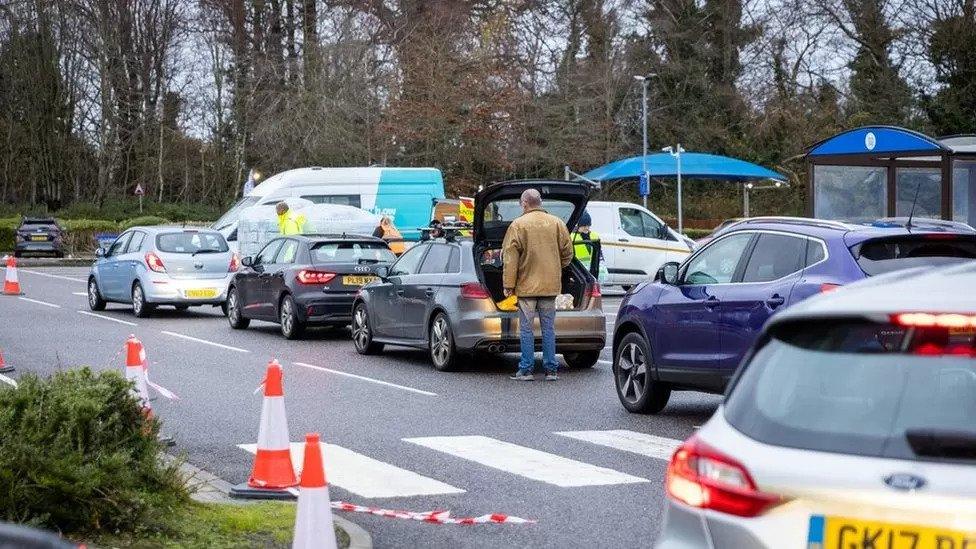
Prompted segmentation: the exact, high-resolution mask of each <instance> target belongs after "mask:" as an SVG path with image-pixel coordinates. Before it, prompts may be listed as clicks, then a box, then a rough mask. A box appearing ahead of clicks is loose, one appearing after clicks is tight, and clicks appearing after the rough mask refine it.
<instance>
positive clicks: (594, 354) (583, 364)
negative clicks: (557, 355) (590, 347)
mask: <svg viewBox="0 0 976 549" xmlns="http://www.w3.org/2000/svg"><path fill="white" fill-rule="evenodd" d="M563 360H565V361H566V365H567V366H569V367H570V368H579V369H583V368H592V367H594V366H596V363H597V361H599V360H600V351H579V352H576V353H563Z"/></svg>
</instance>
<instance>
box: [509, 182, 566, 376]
mask: <svg viewBox="0 0 976 549" xmlns="http://www.w3.org/2000/svg"><path fill="white" fill-rule="evenodd" d="M520 204H521V206H522V215H520V216H519V217H518V218H516V219H515V220H514V221H512V224H511V225H509V227H508V231H507V232H506V233H505V240H504V241H503V242H502V254H503V255H502V260H503V262H504V266H505V267H504V272H503V276H502V284H503V285H504V287H505V295H506V296H510V295H515V296H518V309H519V343H520V346H521V348H522V359H521V360H520V361H519V369H518V372H516V373H515V374H514V375H512V379H515V380H518V381H531V380H532V379H535V378H534V377H533V376H532V372H533V370H534V369H535V335H534V334H533V331H532V322H533V321H534V319H535V318H534V317H535V315H536V313H538V314H539V325H540V326H541V327H542V366H543V367H544V368H545V370H546V380H547V381H551V380H556V379H558V377H557V376H556V367H557V364H556V330H555V323H556V296H557V295H559V293H560V292H561V290H562V271H563V269H564V268H566V267H567V266H568V265H569V263H570V261H572V260H573V243H572V240H571V239H570V237H569V230H568V229H567V228H566V224H565V223H564V222H563V220H561V219H559V218H558V217H556V216H554V215H551V214H549V213H546V211H545V210H543V209H542V195H540V194H539V191H537V190H536V189H528V190H526V191H525V192H523V193H522V198H521V200H520Z"/></svg>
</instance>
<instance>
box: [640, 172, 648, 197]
mask: <svg viewBox="0 0 976 549" xmlns="http://www.w3.org/2000/svg"><path fill="white" fill-rule="evenodd" d="M637 190H638V192H639V193H640V195H641V196H647V195H649V194H651V184H650V181H648V177H647V173H642V174H641V175H640V184H639V185H638V189H637Z"/></svg>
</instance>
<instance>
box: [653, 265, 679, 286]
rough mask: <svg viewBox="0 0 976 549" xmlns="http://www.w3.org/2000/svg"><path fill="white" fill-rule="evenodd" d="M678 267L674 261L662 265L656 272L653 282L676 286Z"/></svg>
mask: <svg viewBox="0 0 976 549" xmlns="http://www.w3.org/2000/svg"><path fill="white" fill-rule="evenodd" d="M678 266H679V264H678V262H676V261H669V262H667V263H665V264H664V265H661V268H660V269H658V270H657V276H655V277H654V280H656V281H658V282H661V283H662V284H668V285H670V286H677V285H678Z"/></svg>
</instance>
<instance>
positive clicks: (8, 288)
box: [3, 255, 24, 295]
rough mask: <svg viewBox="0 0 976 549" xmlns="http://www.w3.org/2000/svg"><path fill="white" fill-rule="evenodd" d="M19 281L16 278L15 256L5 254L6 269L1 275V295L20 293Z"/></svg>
mask: <svg viewBox="0 0 976 549" xmlns="http://www.w3.org/2000/svg"><path fill="white" fill-rule="evenodd" d="M23 293H24V292H22V291H20V281H19V280H17V258H15V257H14V256H12V255H8V256H7V269H6V274H5V275H4V277H3V295H22V294H23Z"/></svg>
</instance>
